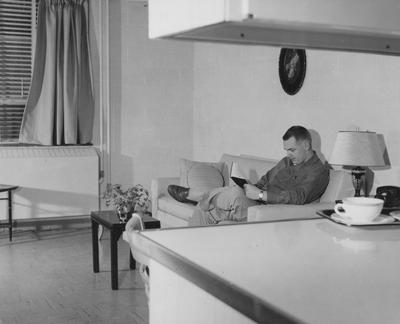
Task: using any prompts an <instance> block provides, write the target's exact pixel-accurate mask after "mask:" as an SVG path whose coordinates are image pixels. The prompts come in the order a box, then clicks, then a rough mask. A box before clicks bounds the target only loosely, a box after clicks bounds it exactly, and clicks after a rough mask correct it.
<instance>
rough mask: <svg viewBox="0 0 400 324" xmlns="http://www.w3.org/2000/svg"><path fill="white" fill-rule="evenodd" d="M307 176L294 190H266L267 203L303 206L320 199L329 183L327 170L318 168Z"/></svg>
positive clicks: (270, 188)
mask: <svg viewBox="0 0 400 324" xmlns="http://www.w3.org/2000/svg"><path fill="white" fill-rule="evenodd" d="M316 171H318V172H312V173H311V174H309V175H308V177H307V178H306V179H304V180H303V182H302V183H301V184H300V185H298V186H296V187H294V188H280V187H278V186H273V185H271V186H269V187H268V188H267V200H266V201H267V203H269V204H296V205H303V204H308V203H310V202H313V201H315V200H317V199H318V198H320V197H321V196H322V194H323V193H324V191H325V189H326V187H327V186H328V183H329V170H328V169H326V168H320V169H319V170H316Z"/></svg>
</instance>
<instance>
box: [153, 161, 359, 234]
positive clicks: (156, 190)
mask: <svg viewBox="0 0 400 324" xmlns="http://www.w3.org/2000/svg"><path fill="white" fill-rule="evenodd" d="M185 162H186V164H188V163H205V162H190V161H188V160H185V159H182V160H181V162H180V163H181V166H180V169H181V170H180V175H179V176H176V177H162V178H156V179H153V180H152V182H151V197H152V213H153V217H155V218H157V219H159V220H160V222H161V227H162V228H166V227H183V226H187V225H188V220H189V218H190V217H191V216H192V214H193V211H194V209H195V207H196V206H195V205H194V204H190V203H180V202H178V201H176V200H175V199H173V198H172V197H171V196H170V195H169V194H168V190H167V188H168V186H169V185H170V184H178V185H188V184H187V182H186V183H185V181H182V180H185V179H186V178H188V177H189V176H188V173H187V172H188V171H187V170H183V169H185V167H184V165H185ZM233 162H236V164H237V165H238V166H239V167H240V171H241V173H242V174H243V176H244V177H246V178H247V179H249V181H250V183H256V182H257V181H258V180H259V179H260V178H261V176H263V175H264V174H265V173H266V172H267V171H268V170H269V169H271V168H272V167H273V166H274V165H275V164H276V163H277V162H278V161H277V160H273V159H265V158H260V157H256V156H248V155H231V154H223V155H222V157H221V159H220V161H218V163H213V164H212V165H213V166H215V167H217V168H219V171H220V173H221V181H222V183H223V186H229V185H234V183H233V181H232V179H230V171H231V167H232V163H233ZM200 165H201V164H200ZM193 169H194V168H193ZM193 169H191V170H189V172H192V171H193ZM185 172H186V173H185ZM213 177H214V178H215V175H213ZM204 178H206V176H204ZM186 180H187V179H186ZM215 185H217V184H214V186H215ZM189 186H190V185H189ZM353 195H354V188H353V185H352V181H351V175H350V174H349V173H348V172H346V171H344V170H334V169H331V170H330V180H329V184H328V187H327V189H326V190H325V193H324V194H323V195H322V197H321V198H320V199H319V201H318V202H313V203H310V204H306V205H287V204H266V205H261V204H260V205H257V206H252V207H249V209H248V217H247V218H248V220H247V221H248V222H257V221H276V220H285V219H308V218H315V217H318V216H317V215H316V212H317V211H318V210H321V209H332V208H333V206H334V204H335V200H338V199H342V198H344V197H348V196H353Z"/></svg>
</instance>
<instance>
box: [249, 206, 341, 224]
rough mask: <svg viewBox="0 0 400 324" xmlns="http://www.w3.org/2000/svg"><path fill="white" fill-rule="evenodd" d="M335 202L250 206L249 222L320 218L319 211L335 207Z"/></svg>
mask: <svg viewBox="0 0 400 324" xmlns="http://www.w3.org/2000/svg"><path fill="white" fill-rule="evenodd" d="M333 206H334V203H320V202H318V203H311V204H306V205H286V204H270V205H257V206H252V207H249V209H248V211H247V221H248V222H261V221H277V220H288V219H312V218H318V217H320V216H318V215H317V211H318V210H321V209H333Z"/></svg>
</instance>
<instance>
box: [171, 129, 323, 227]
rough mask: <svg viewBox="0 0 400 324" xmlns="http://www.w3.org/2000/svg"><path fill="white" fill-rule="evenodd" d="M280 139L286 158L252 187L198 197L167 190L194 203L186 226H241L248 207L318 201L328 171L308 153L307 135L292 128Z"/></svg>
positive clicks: (184, 190)
mask: <svg viewBox="0 0 400 324" xmlns="http://www.w3.org/2000/svg"><path fill="white" fill-rule="evenodd" d="M282 139H283V148H284V150H285V151H286V156H285V157H284V158H283V159H282V160H280V161H279V162H278V164H277V165H276V166H274V167H273V168H272V169H271V170H269V171H268V172H267V173H266V174H265V175H264V176H263V177H261V179H260V180H259V181H258V182H257V183H256V184H254V185H252V184H244V186H243V189H242V188H241V187H239V186H232V187H223V188H216V189H213V190H211V191H209V192H207V193H206V194H204V193H202V195H197V193H196V192H195V190H193V189H190V188H183V187H179V186H175V185H171V186H169V188H168V192H169V193H170V194H171V196H172V197H174V198H175V199H177V200H178V201H185V200H187V199H189V200H194V201H198V204H197V208H196V210H195V212H194V214H193V217H192V218H191V220H190V221H189V225H190V226H196V225H211V224H218V223H220V222H223V221H232V222H244V221H246V220H247V208H248V207H250V206H254V205H257V204H297V205H303V204H307V203H310V202H313V201H315V200H317V199H319V198H320V197H321V196H322V194H323V193H324V191H325V189H326V187H327V186H328V182H329V169H328V167H327V166H326V165H324V164H323V163H322V162H321V160H320V159H319V158H318V156H317V155H316V153H315V151H314V150H313V149H312V142H311V135H310V133H309V131H308V130H307V129H306V128H304V127H302V126H292V127H290V128H289V129H288V130H287V131H286V133H285V134H284V135H283V137H282Z"/></svg>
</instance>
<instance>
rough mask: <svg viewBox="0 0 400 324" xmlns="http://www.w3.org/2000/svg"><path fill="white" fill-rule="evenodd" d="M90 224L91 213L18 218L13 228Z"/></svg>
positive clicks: (44, 228)
mask: <svg viewBox="0 0 400 324" xmlns="http://www.w3.org/2000/svg"><path fill="white" fill-rule="evenodd" d="M90 226H91V222H90V216H89V215H78V216H63V217H39V218H27V219H16V220H14V221H13V228H34V229H36V230H51V229H64V228H84V227H90Z"/></svg>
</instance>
